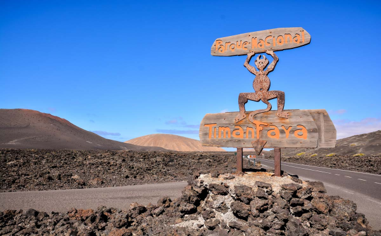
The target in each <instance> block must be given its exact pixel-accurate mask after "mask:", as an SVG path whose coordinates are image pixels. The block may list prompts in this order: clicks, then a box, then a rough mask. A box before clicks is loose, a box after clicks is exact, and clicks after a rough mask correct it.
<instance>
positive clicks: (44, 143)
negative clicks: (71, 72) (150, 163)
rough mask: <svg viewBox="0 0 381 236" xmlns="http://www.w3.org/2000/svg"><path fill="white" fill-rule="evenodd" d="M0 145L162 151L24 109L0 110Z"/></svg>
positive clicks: (38, 147)
mask: <svg viewBox="0 0 381 236" xmlns="http://www.w3.org/2000/svg"><path fill="white" fill-rule="evenodd" d="M0 148H15V149H27V148H31V149H76V150H96V149H98V150H99V149H101V150H164V149H163V148H158V147H139V146H136V145H132V144H127V143H123V142H118V141H113V140H109V139H105V138H102V137H101V136H99V135H97V134H94V133H92V132H89V131H86V130H84V129H81V128H79V127H78V126H75V125H73V124H72V123H70V122H69V121H67V120H65V119H62V118H60V117H57V116H53V115H50V114H47V113H41V112H39V111H34V110H25V109H0Z"/></svg>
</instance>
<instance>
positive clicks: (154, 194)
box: [0, 182, 187, 213]
mask: <svg viewBox="0 0 381 236" xmlns="http://www.w3.org/2000/svg"><path fill="white" fill-rule="evenodd" d="M186 185H187V183H186V182H174V183H163V184H147V185H135V186H125V187H112V188H90V189H69V190H50V191H28V192H11V193H0V211H4V210H6V209H23V210H28V209H29V208H33V209H36V210H39V211H45V212H49V213H50V212H51V211H58V212H66V211H68V210H70V209H71V208H73V207H74V208H79V209H90V208H91V209H97V208H98V207H99V206H107V207H116V208H120V209H128V208H129V206H130V204H131V203H133V202H139V203H140V204H144V205H146V204H148V203H150V202H151V203H153V204H156V202H157V200H159V198H160V197H163V196H168V197H170V198H172V199H174V198H178V197H180V196H181V190H183V188H184V187H185V186H186Z"/></svg>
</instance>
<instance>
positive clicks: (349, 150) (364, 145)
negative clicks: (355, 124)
mask: <svg viewBox="0 0 381 236" xmlns="http://www.w3.org/2000/svg"><path fill="white" fill-rule="evenodd" d="M301 152H305V153H306V155H307V156H308V155H311V154H314V153H316V154H318V156H325V155H327V154H330V153H336V155H338V156H346V155H354V154H359V153H363V154H365V155H381V130H378V131H375V132H370V133H366V134H359V135H354V136H351V137H348V138H343V139H338V140H337V142H336V147H334V148H315V149H305V148H300V149H294V148H293V149H291V148H290V149H286V148H284V149H282V155H284V156H294V155H296V154H298V153H301ZM267 154H269V155H272V151H270V152H267ZM267 154H266V155H267Z"/></svg>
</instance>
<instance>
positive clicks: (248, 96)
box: [234, 93, 260, 123]
mask: <svg viewBox="0 0 381 236" xmlns="http://www.w3.org/2000/svg"><path fill="white" fill-rule="evenodd" d="M248 100H251V101H256V102H258V101H259V100H260V97H259V94H257V93H240V94H239V97H238V105H239V114H238V115H237V117H236V118H235V119H234V122H235V123H237V122H239V121H241V120H243V119H245V118H246V114H245V112H246V109H245V104H246V103H247V101H248Z"/></svg>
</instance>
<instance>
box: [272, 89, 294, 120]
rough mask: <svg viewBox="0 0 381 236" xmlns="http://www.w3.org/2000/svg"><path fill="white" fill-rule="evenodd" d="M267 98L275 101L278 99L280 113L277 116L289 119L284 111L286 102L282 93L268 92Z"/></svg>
mask: <svg viewBox="0 0 381 236" xmlns="http://www.w3.org/2000/svg"><path fill="white" fill-rule="evenodd" d="M267 98H268V99H269V100H270V99H273V98H277V105H278V111H277V113H276V114H277V116H278V117H281V118H288V115H289V114H288V113H287V112H284V111H283V108H284V102H285V94H284V92H282V91H269V92H267Z"/></svg>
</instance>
